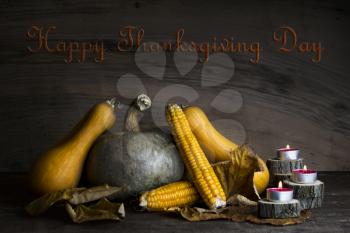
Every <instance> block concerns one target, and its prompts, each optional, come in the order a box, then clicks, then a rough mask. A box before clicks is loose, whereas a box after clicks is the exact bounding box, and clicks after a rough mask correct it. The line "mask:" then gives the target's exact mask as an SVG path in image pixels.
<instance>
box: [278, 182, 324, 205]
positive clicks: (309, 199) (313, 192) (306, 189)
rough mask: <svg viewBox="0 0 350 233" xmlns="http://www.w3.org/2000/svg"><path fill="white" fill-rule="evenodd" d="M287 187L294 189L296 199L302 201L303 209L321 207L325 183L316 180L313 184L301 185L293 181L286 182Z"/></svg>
mask: <svg viewBox="0 0 350 233" xmlns="http://www.w3.org/2000/svg"><path fill="white" fill-rule="evenodd" d="M283 184H284V186H285V187H289V188H292V189H293V195H294V198H295V199H298V200H299V201H300V204H301V206H302V208H303V209H313V208H318V207H321V205H322V200H323V193H324V183H323V182H322V181H319V180H316V181H315V183H313V184H300V183H295V182H293V181H291V180H284V181H283Z"/></svg>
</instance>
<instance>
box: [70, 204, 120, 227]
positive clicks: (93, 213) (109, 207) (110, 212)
mask: <svg viewBox="0 0 350 233" xmlns="http://www.w3.org/2000/svg"><path fill="white" fill-rule="evenodd" d="M66 210H67V213H68V214H69V217H70V218H71V219H72V221H73V222H75V223H82V222H86V221H95V220H107V219H109V220H121V219H123V218H124V217H125V210H124V205H123V203H112V202H110V201H108V200H107V199H106V198H102V199H101V200H99V201H98V202H97V203H96V204H93V205H90V206H86V205H82V204H79V205H77V206H75V207H74V206H72V205H71V204H69V203H66Z"/></svg>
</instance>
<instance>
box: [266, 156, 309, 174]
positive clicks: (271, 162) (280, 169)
mask: <svg viewBox="0 0 350 233" xmlns="http://www.w3.org/2000/svg"><path fill="white" fill-rule="evenodd" d="M266 166H267V168H268V169H269V172H270V174H291V173H292V171H293V170H294V169H301V168H302V167H303V159H302V158H300V159H297V160H279V159H268V160H267V161H266Z"/></svg>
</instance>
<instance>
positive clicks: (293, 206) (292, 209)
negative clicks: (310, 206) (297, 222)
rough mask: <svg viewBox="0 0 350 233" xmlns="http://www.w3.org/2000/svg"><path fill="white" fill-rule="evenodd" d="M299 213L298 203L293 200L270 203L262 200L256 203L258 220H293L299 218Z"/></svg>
mask: <svg viewBox="0 0 350 233" xmlns="http://www.w3.org/2000/svg"><path fill="white" fill-rule="evenodd" d="M300 211H301V207H300V203H299V201H298V200H295V199H293V200H291V201H289V202H271V201H268V200H266V199H263V200H259V202H258V213H259V217H260V218H294V217H299V216H300Z"/></svg>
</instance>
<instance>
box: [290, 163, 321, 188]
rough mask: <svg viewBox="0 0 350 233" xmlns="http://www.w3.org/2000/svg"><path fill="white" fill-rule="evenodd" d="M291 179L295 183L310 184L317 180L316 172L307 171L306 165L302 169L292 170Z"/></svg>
mask: <svg viewBox="0 0 350 233" xmlns="http://www.w3.org/2000/svg"><path fill="white" fill-rule="evenodd" d="M291 179H292V181H294V182H296V183H302V184H312V183H315V181H316V180H317V172H316V171H315V170H311V169H307V167H306V165H304V168H303V169H295V170H293V172H292V177H291Z"/></svg>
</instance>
